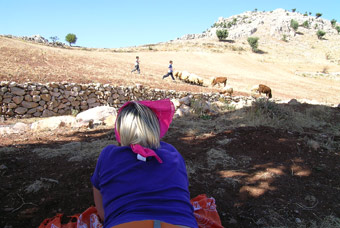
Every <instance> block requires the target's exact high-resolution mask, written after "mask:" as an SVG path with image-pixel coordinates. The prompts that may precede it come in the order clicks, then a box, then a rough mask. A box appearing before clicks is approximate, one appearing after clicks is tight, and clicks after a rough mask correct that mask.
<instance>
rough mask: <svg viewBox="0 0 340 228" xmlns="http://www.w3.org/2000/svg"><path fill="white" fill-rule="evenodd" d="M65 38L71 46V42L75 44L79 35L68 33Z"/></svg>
mask: <svg viewBox="0 0 340 228" xmlns="http://www.w3.org/2000/svg"><path fill="white" fill-rule="evenodd" d="M65 40H66V42H68V43H69V44H70V46H71V44H75V43H76V42H77V36H76V35H75V34H73V33H69V34H67V35H66V37H65Z"/></svg>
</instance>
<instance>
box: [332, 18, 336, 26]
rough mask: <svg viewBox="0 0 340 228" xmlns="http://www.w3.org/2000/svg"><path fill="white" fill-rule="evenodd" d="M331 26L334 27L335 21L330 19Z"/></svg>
mask: <svg viewBox="0 0 340 228" xmlns="http://www.w3.org/2000/svg"><path fill="white" fill-rule="evenodd" d="M331 24H332V27H333V28H334V27H335V25H336V20H335V19H332V20H331Z"/></svg>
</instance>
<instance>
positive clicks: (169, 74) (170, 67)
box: [163, 60, 175, 81]
mask: <svg viewBox="0 0 340 228" xmlns="http://www.w3.org/2000/svg"><path fill="white" fill-rule="evenodd" d="M169 63H170V64H169V67H168V68H169V70H168V73H167V74H166V75H164V76H163V79H164V78H166V77H169V76H171V77H172V80H174V81H175V78H174V75H173V73H172V72H173V69H172V60H170V62H169Z"/></svg>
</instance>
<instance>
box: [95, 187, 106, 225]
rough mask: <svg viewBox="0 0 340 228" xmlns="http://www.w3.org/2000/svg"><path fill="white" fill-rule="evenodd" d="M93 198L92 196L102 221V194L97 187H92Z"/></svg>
mask: <svg viewBox="0 0 340 228" xmlns="http://www.w3.org/2000/svg"><path fill="white" fill-rule="evenodd" d="M93 198H94V203H95V205H96V209H97V213H98V215H99V217H100V219H101V220H102V221H104V215H105V213H104V208H103V199H102V194H101V193H100V191H99V190H98V189H96V188H95V187H93Z"/></svg>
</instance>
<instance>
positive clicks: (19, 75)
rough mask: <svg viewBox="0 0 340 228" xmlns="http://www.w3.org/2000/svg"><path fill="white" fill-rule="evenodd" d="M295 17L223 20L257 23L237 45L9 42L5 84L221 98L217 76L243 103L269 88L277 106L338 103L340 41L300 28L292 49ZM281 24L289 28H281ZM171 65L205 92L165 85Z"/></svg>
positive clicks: (0, 60) (4, 52) (2, 55)
mask: <svg viewBox="0 0 340 228" xmlns="http://www.w3.org/2000/svg"><path fill="white" fill-rule="evenodd" d="M278 13H280V16H278V15H277V14H278ZM267 14H268V15H269V16H270V15H271V17H269V16H268V15H267ZM272 14H275V18H276V22H275V23H274V22H273V21H271V20H272V17H273V16H272ZM287 14H288V13H285V12H284V11H282V10H276V11H274V12H267V13H263V12H253V13H251V12H246V13H245V15H247V16H245V15H236V16H233V17H230V18H228V19H223V18H220V19H219V21H218V22H219V23H221V22H226V23H227V22H228V20H229V21H232V20H233V18H248V19H247V20H250V19H251V20H252V21H254V22H253V23H248V24H245V23H240V24H236V25H233V27H232V28H230V32H229V33H230V36H231V37H232V38H235V39H229V40H226V41H225V42H219V41H218V40H217V39H216V38H215V37H213V36H210V37H208V36H207V37H203V38H199V39H198V38H195V37H194V38H195V39H190V40H184V39H178V40H174V41H169V42H164V43H159V44H150V45H144V46H139V47H129V48H120V49H90V48H85V47H84V48H80V47H68V46H66V47H65V48H60V47H50V46H46V45H41V44H36V43H33V42H28V41H23V40H22V39H17V38H7V37H5V36H2V37H0V80H1V81H3V80H8V81H11V80H13V81H16V82H27V81H32V82H49V81H68V82H84V83H88V82H99V83H111V84H117V85H132V84H135V83H140V84H144V85H148V86H151V87H155V88H160V89H174V90H180V91H200V92H212V91H214V92H216V91H218V88H216V87H215V88H212V87H211V86H210V85H209V80H210V79H211V78H212V77H216V76H227V77H228V85H230V86H232V87H233V88H234V91H236V92H235V94H236V95H237V94H241V95H248V94H249V92H250V88H251V87H252V86H253V85H255V84H260V83H262V84H266V85H268V86H270V87H271V88H272V90H273V97H274V98H277V99H291V98H297V99H308V100H316V101H318V102H327V103H338V102H339V100H340V95H339V94H340V80H339V79H340V35H338V34H336V32H327V33H326V35H325V37H324V39H322V40H319V39H318V38H317V36H316V35H315V34H314V32H313V31H309V30H308V29H305V28H303V27H299V29H298V31H299V32H298V33H296V34H292V32H291V31H290V33H289V34H288V36H287V37H288V38H287V39H288V42H284V41H282V40H281V38H279V37H280V36H282V34H283V33H282V31H286V30H287V29H289V27H288V28H287V27H282V24H287V23H286V22H287V21H290V20H291V18H292V17H293V16H294V15H295V16H296V18H295V19H296V20H298V21H301V19H299V18H300V17H301V15H299V14H298V13H294V14H292V13H290V14H288V15H287ZM266 15H267V16H266ZM309 17H310V16H309ZM279 19H280V20H281V23H279V22H278V20H279ZM310 20H311V19H310ZM318 20H319V21H318V23H321V24H324V27H323V28H324V29H325V30H326V31H328V30H327V29H328V28H329V26H328V27H327V26H326V25H327V23H329V24H330V22H329V21H328V22H327V20H324V19H320V18H319V19H318ZM270 21H271V22H270ZM255 22H256V23H255ZM269 22H270V23H269ZM315 23H316V22H315ZM250 24H254V25H252V27H251V28H252V29H250V30H251V31H253V33H252V34H247V32H245V31H246V29H244V26H248V25H250ZM255 25H256V26H255ZM254 26H255V28H256V29H254ZM314 26H315V25H314ZM319 27H321V25H320V26H319ZM280 28H281V29H280ZM214 29H215V30H216V28H211V29H208V30H207V31H210V32H211V33H213V32H214V31H215V30H214ZM333 30H334V29H333ZM233 31H238V32H239V31H241V34H244V35H246V36H240V35H237V34H240V33H236V32H233ZM275 31H277V33H275ZM334 31H335V30H334ZM206 33H208V32H206ZM232 34H234V35H232ZM235 34H236V35H235ZM275 34H276V35H275ZM247 35H251V36H257V37H259V38H260V40H259V49H260V50H261V53H262V54H259V53H253V52H251V49H250V47H249V45H248V43H247V41H246V38H247ZM136 55H138V56H140V60H141V71H142V74H141V75H136V74H131V73H130V71H131V70H132V68H133V64H134V59H135V56H136ZM170 59H171V60H173V61H174V69H175V70H180V71H183V70H186V71H189V72H190V73H195V74H197V75H199V76H201V77H203V78H204V79H205V80H206V81H205V86H204V87H201V86H193V85H188V84H185V83H184V82H180V81H176V82H172V81H171V80H170V78H168V79H167V80H164V81H163V80H162V79H161V76H162V75H164V74H165V73H166V72H167V65H168V61H169V60H170ZM320 72H324V73H325V74H320Z"/></svg>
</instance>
